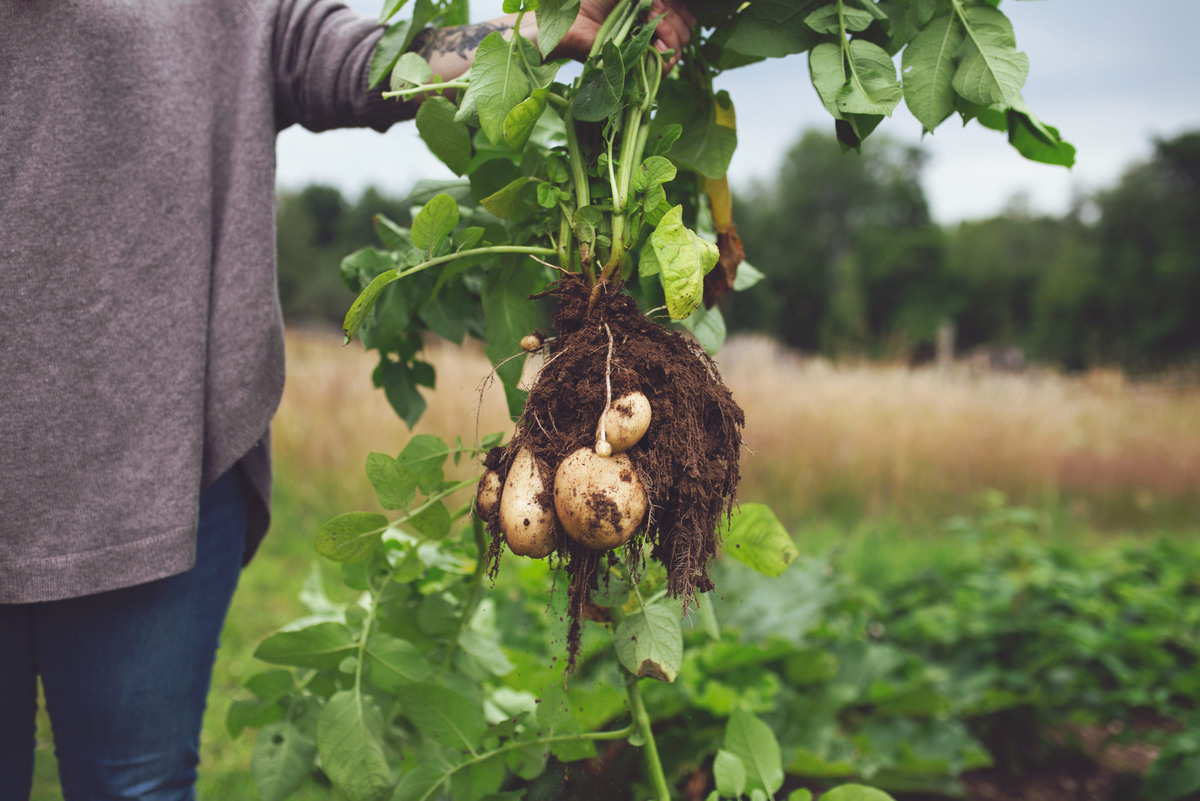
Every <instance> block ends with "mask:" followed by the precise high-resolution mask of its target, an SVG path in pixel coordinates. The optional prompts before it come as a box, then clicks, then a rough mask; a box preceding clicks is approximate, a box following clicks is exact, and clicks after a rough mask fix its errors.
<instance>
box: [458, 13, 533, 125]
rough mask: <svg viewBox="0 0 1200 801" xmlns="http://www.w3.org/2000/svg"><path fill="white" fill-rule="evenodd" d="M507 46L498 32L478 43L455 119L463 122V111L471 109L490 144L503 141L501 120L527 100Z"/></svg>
mask: <svg viewBox="0 0 1200 801" xmlns="http://www.w3.org/2000/svg"><path fill="white" fill-rule="evenodd" d="M510 52H511V50H510V47H509V43H508V42H506V41H504V37H503V36H501V34H500V32H499V31H493V32H492V33H489V34H488V35H487V38H485V39H484V40H483V41H482V42H480V44H479V49H478V50H477V51H476V52H475V62H474V63H473V64H472V66H471V72H470V80H471V83H470V86H469V87H468V88H467V91H466V94H465V95H463V101H462V107H460V108H459V112H458V115H457V117H456V119H457V120H458V121H459V122H466V118H465V116H464V110H465V109H467V108H472V107H473V108H474V109H475V110H476V111H477V112H478V114H479V127H480V128H482V129H483V133H484V135H485V136H487V138H488V140H489V141H490V142H491V143H492V144H493V145H495V144H499V143H500V141H501V140H502V139H503V138H504V120H505V118H506V117H508V115H509V112H511V111H512V110H513V109H514V108H516V106H517V104H518V103H520V102H521V101H522V100H524V99H525V98H527V97H529V92H530V90H531V88H532V87H531V86H530V83H529V78H528V77H527V76H526V75H525V73H524V72H523V71H522V70H521V67H520V65H519V64H518V63H517V60H516V59H514V58H510V57H509V54H510Z"/></svg>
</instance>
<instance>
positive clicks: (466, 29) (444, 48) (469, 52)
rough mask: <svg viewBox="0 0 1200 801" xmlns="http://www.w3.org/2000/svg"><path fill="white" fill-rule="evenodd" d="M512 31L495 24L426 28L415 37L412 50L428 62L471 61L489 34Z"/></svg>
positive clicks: (510, 28) (482, 23)
mask: <svg viewBox="0 0 1200 801" xmlns="http://www.w3.org/2000/svg"><path fill="white" fill-rule="evenodd" d="M510 30H512V26H511V25H502V24H499V23H495V22H480V23H476V24H474V25H456V26H454V27H451V28H425V29H423V30H421V31H420V32H419V33H418V34H417V35H416V36H415V37H413V42H412V45H411V47H410V49H411V50H412V51H413V52H415V53H416V54H417V55H419V56H421V57H422V58H424V59H425V60H426V61H432V60H433V59H435V58H438V57H445V56H457V57H458V58H461V59H463V60H464V61H470V60H471V57H472V56H473V54H474V53H475V50H476V49H477V48H478V47H479V43H480V42H482V41H483V40H484V39H485V38H487V36H488V34H491V33H494V32H496V31H510Z"/></svg>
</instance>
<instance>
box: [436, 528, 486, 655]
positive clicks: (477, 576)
mask: <svg viewBox="0 0 1200 801" xmlns="http://www.w3.org/2000/svg"><path fill="white" fill-rule="evenodd" d="M471 533H472V534H473V535H474V537H475V573H474V574H473V575H472V576H471V595H470V596H469V597H468V598H467V605H466V606H465V607H463V610H462V614H460V615H459V616H458V630H457V631H456V632H455V633H454V639H453V640H451V641H450V647H449V648H447V649H446V657H445V659H443V660H442V672H445V671H447V670H449V669H450V664H451V663H452V662H453V661H454V654H455V652H457V651H458V638H459V637H461V636H462V633H463V630H465V629H466V627H467V626H468V625H469V624H470V622H471V618H472V617H474V615H475V609H476V607H478V606H479V596H480V595H481V594H482V592H483V577H484V575H485V574H486V573H487V553H488V546H487V538H486V537H484V535H483V520H482V519H480V517H479V515H475V517H474V519H473V520H472V521H471Z"/></svg>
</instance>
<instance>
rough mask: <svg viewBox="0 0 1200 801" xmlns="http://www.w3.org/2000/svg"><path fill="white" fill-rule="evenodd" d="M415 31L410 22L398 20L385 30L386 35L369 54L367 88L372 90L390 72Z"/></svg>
mask: <svg viewBox="0 0 1200 801" xmlns="http://www.w3.org/2000/svg"><path fill="white" fill-rule="evenodd" d="M414 32H415V31H414V29H413V25H412V22H411V21H410V20H406V19H404V20H400V21H399V22H397V23H396V24H395V25H393V26H392V27H390V28H388V29H387V33H385V34H384V35H383V37H382V38H381V39H380V40H379V42H378V44H376V45H375V52H374V53H372V54H371V65H370V67H369V69H368V74H367V81H368V85H369V88H371V89H374V88H375V87H376V86H378V85H379V84H381V83H383V80H384V79H385V78H387V77H388V75H390V74H391V72H392V67H394V66H396V62H397V61H399V60H400V56H401V54H403V53H404V51H405V50H407V49H408V46H409V44H411V42H412V35H411V34H413V33H414Z"/></svg>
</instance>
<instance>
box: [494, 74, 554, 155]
mask: <svg viewBox="0 0 1200 801" xmlns="http://www.w3.org/2000/svg"><path fill="white" fill-rule="evenodd" d="M549 94H550V90H548V89H534V90H533V92H532V93H531V94H530V95H529V97H527V98H525V99H524V100H522V101H521V102H520V103H518V104H517V105H516V106H515V107H514V108H513V110H512V111H510V112H509V113H508V116H507V117H505V118H504V141H505V142H507V143H508V146H509V147H511V148H512V149H513V150H522V149H524V147H525V143H526V142H528V141H529V137H530V135H531V134H532V133H533V129H534V128H535V127H536V126H537V121H538V119H539V118H540V117H541V116H542V112H543V111H545V110H546V98H547V97H548V96H549Z"/></svg>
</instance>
